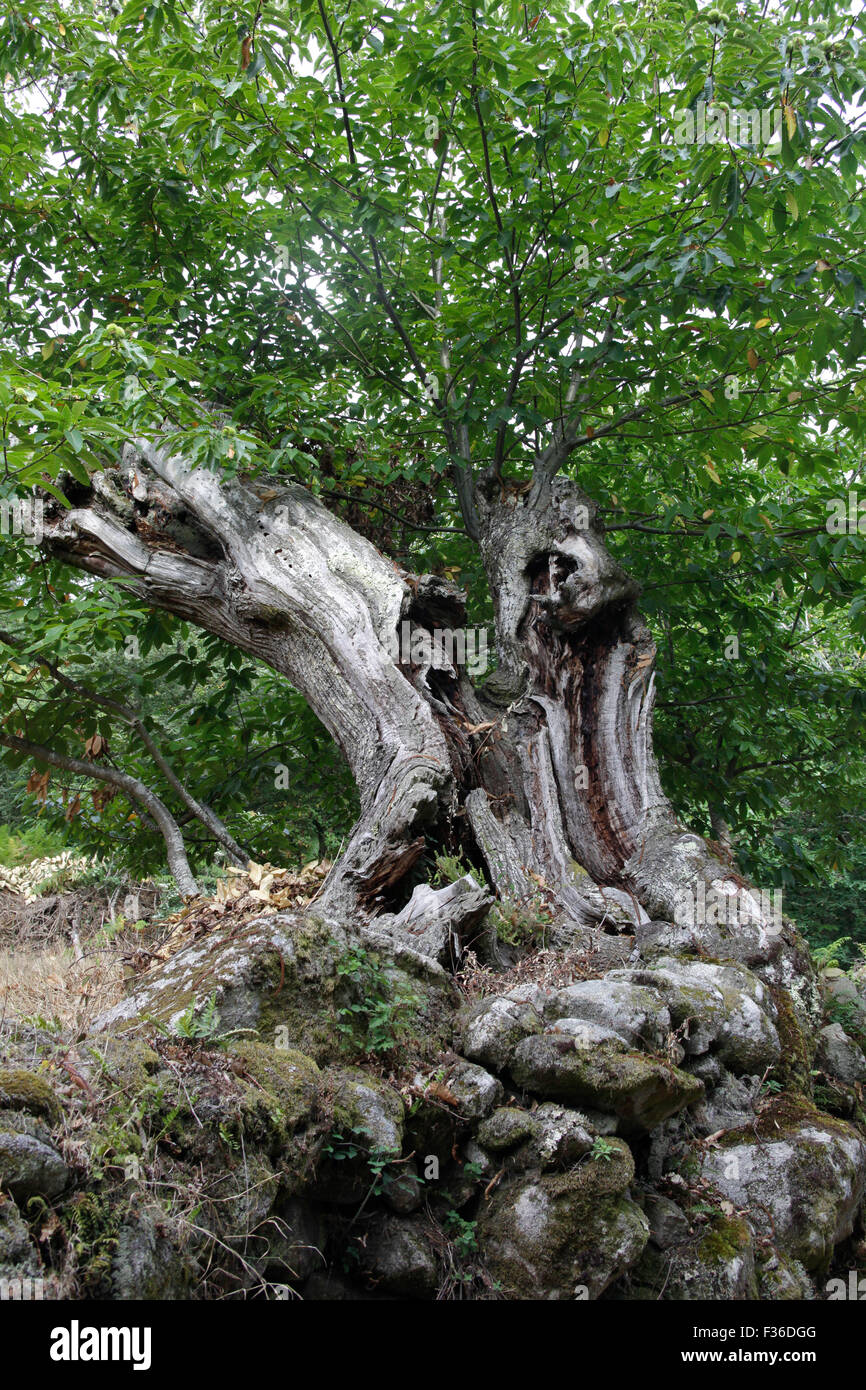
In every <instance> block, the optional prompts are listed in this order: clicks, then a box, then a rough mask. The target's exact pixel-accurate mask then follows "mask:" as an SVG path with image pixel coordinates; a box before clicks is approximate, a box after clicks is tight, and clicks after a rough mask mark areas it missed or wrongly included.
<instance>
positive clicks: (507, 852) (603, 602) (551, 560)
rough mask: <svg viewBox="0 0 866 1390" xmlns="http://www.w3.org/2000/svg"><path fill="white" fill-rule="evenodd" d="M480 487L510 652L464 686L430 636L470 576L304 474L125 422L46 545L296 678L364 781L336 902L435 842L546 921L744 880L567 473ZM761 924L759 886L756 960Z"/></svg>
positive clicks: (644, 913) (401, 874) (404, 879)
mask: <svg viewBox="0 0 866 1390" xmlns="http://www.w3.org/2000/svg"><path fill="white" fill-rule="evenodd" d="M133 479H135V497H133ZM475 506H476V511H477V529H478V533H479V544H480V548H481V553H482V556H483V560H484V564H485V567H486V570H487V574H488V578H489V583H490V589H491V593H492V596H493V601H494V607H495V618H496V646H497V651H498V657H499V664H498V667H497V669H496V671H495V672H494V673H493V675H492V676H491V677H490V678H489V679H488V680H487V681H486V682H484V683H483V684H482V685H481V686H480V687H479V688H477V689H476V688H474V687H473V685H472V683H471V682H470V680H469V679H468V676H467V674H466V671H465V669H463V668H462V667H461V666H459V664H455V663H454V662H453V661H452V660H451V659H450V657H449V655H448V649H447V648H445V649H443V647H442V644H441V643H439V644H437V643H436V642H435V640H434V637H435V633H436V632H437V630H441V629H446V630H448V629H450V630H455V629H459V628H460V627H461V626H462V625H463V623H464V622H465V610H464V607H463V601H462V597H461V595H460V593H459V591H458V590H457V589H456V588H454V586H452V585H450V584H448V583H447V582H446V581H444V580H442V579H440V578H437V577H435V576H429V575H427V576H414V575H410V574H407V573H404V572H402V571H400V570H399V569H398V568H397V567H396V566H395V565H394V563H393V562H392V561H390V560H389V559H387V558H385V557H383V556H382V555H381V554H380V553H379V552H378V551H377V550H376V549H375V548H374V546H373V545H371V544H370V543H369V542H368V541H367V540H366V539H364V538H363V537H362V536H360V535H359V534H357V533H356V532H354V531H353V530H352V529H351V528H350V527H348V526H347V525H346V524H345V523H344V522H342V521H341V520H340V519H339V518H337V517H336V516H334V515H333V514H332V513H331V512H329V511H328V510H327V509H326V508H325V507H324V506H323V505H322V504H321V503H320V502H319V501H318V500H317V499H315V498H314V497H313V496H312V495H311V494H310V493H308V492H307V491H305V490H304V489H303V488H301V487H298V486H287V487H279V486H273V487H271V486H267V487H265V486H258V485H256V484H255V483H250V484H244V483H242V482H240V481H237V480H231V481H221V480H219V479H218V478H217V476H216V475H215V474H213V473H211V472H209V471H207V470H205V469H202V468H198V469H195V468H193V467H191V466H190V465H189V464H188V463H187V462H186V461H185V460H184V459H183V458H180V457H177V456H174V455H172V453H171V449H170V447H169V446H168V445H162V446H161V447H160V446H155V445H153V444H151V443H148V442H145V441H138V442H137V444H136V445H135V447H133V446H128V447H127V448H126V449H125V451H124V453H123V457H122V459H121V460H120V462H119V465H118V467H117V468H116V469H113V470H110V471H108V472H106V473H104V474H101V475H98V476H97V477H96V478H95V479H94V482H93V487H92V490H91V491H90V492H89V493H88V494H87V495H85V496H81V495H79V496H78V497H77V498H76V505H75V506H74V507H73V509H72V510H71V511H68V512H66V511H62V510H61V509H60V508H59V506H56V505H55V506H54V507H53V508H52V509H49V516H48V519H47V521H46V526H45V536H44V540H43V546H44V547H45V548H46V549H47V550H49V551H50V553H52V554H53V555H55V556H56V557H58V558H61V559H64V560H67V561H68V562H70V563H71V564H73V565H76V566H79V567H82V568H84V569H87V570H90V571H91V572H93V573H95V574H99V575H103V576H107V577H111V578H118V579H123V580H124V581H125V582H127V583H130V584H132V586H133V587H134V588H135V589H136V590H137V591H138V592H139V593H140V594H141V596H142V597H143V598H144V599H145V600H146V601H147V602H149V603H151V604H154V605H156V606H159V607H162V608H165V609H167V610H169V611H171V612H173V613H176V614H178V615H179V616H181V617H183V618H185V619H188V620H190V621H192V622H194V623H196V624H198V625H199V626H201V627H203V628H205V629H206V630H208V631H210V632H212V633H215V634H217V635H219V636H220V637H223V638H225V639H226V640H227V641H229V642H231V643H233V644H235V645H236V646H238V647H240V648H242V649H243V650H245V651H247V652H248V653H250V654H251V655H253V656H256V657H258V658H260V659H262V660H263V661H265V662H267V663H268V664H269V665H270V666H272V667H273V668H274V669H275V670H276V671H278V672H281V673H282V674H284V675H285V676H286V677H287V678H288V679H289V680H290V681H291V682H292V683H293V685H295V686H296V687H297V689H298V690H300V691H301V692H302V693H303V694H304V696H305V697H306V698H307V699H308V701H309V702H310V704H311V706H312V708H313V709H314V711H315V712H316V714H317V715H318V717H319V718H320V719H321V720H322V722H323V723H324V725H325V726H326V727H327V728H328V730H329V731H330V732H331V733H332V734H333V736H334V738H335V739H336V740H337V742H338V743H339V745H340V747H341V748H342V750H343V752H344V754H345V756H346V758H347V760H348V762H349V765H350V767H351V770H352V772H353V774H354V777H355V780H356V782H357V785H358V789H359V792H360V798H361V808H362V809H361V816H360V819H359V821H358V823H357V825H356V826H355V827H354V829H353V831H352V834H351V836H350V838H349V841H348V844H347V846H346V849H345V852H344V853H343V855H342V857H341V859H340V861H339V862H338V863H337V864H336V865H335V867H334V870H333V873H332V874H331V876H330V878H329V881H328V883H327V885H326V890H325V895H324V897H325V902H326V903H327V905H328V906H329V907H330V909H331V910H334V911H341V912H350V911H353V910H358V909H360V910H362V911H364V912H366V913H369V914H373V915H375V914H377V913H381V912H392V913H393V912H399V911H400V909H401V908H403V907H404V906H405V904H406V902H407V899H408V897H409V895H410V892H411V889H412V887H413V884H414V883H417V881H418V878H419V877H420V873H419V869H418V867H417V866H418V861H419V859H420V858H421V856H422V855H423V854H424V852H425V849H427V848H428V847H429V848H437V847H447V848H449V849H451V850H453V849H455V848H459V849H460V850H461V851H462V852H463V853H464V854H466V855H467V856H468V857H469V859H470V860H471V861H472V862H473V863H474V864H475V865H476V866H483V869H484V872H485V874H486V876H487V878H488V880H489V882H490V884H491V885H492V886H493V887H494V888H495V889H496V890H497V891H498V892H499V893H500V894H503V895H507V896H509V897H511V898H515V899H518V900H520V899H523V898H525V897H526V896H528V895H533V894H537V893H538V892H539V890H540V891H542V892H543V893H544V894H545V896H546V898H547V901H548V903H549V904H550V906H551V908H552V910H553V912H554V915H555V919H556V923H557V927H556V931H555V932H554V940H557V939H558V940H561V941H562V940H567V939H573V938H574V937H575V936H579V935H580V933H581V932H584V933H585V932H586V931H588V930H592V929H596V930H601V931H605V932H611V931H612V932H623V931H625V932H634V931H635V930H640V929H641V928H642V927H646V924H648V923H649V922H650V921H651V920H652V919H662V920H665V921H667V922H674V921H675V919H676V911H677V903H678V901H681V900H682V895H683V894H684V893H686V894H688V893H689V892H691V891H692V890H694V889H695V887H696V885H697V883H698V882H699V881H701V882H702V883H703V884H704V886H705V887H706V886H708V885H713V884H715V885H716V888H717V889H719V890H721V891H728V892H734V891H736V892H741V891H742V890H743V888H744V885H743V883H742V880H740V879H739V878H738V877H737V876H736V875H735V874H734V873H733V871H732V869H731V868H730V866H729V865H727V864H723V863H722V862H721V861H720V860H719V859H717V858H715V857H714V855H713V854H712V853H711V851H710V849H709V848H708V846H707V845H706V844H705V842H704V841H703V840H701V839H700V838H699V837H697V836H694V835H690V834H688V833H687V832H685V831H684V830H683V829H682V828H681V827H680V826H678V824H677V823H676V820H675V818H674V816H673V814H672V811H671V808H670V806H669V804H668V802H667V800H666V798H665V797H664V795H663V793H662V791H661V787H660V784H659V778H658V773H657V769H656V764H655V760H654V756H653V749H652V707H653V697H654V676H653V661H654V647H653V643H652V639H651V636H650V633H649V631H648V629H647V628H646V626H645V625H644V623H643V622H642V621H641V619H640V616H639V614H638V611H637V608H636V598H637V594H638V586H637V585H636V583H635V582H634V581H633V580H632V579H630V578H629V577H628V576H627V575H626V574H625V573H624V572H623V571H622V569H621V568H620V566H619V565H618V564H617V562H616V561H615V560H614V559H613V557H612V556H611V555H610V553H609V552H608V550H607V549H606V547H605V544H604V540H603V535H602V531H601V528H600V526H599V523H598V520H597V515H596V508H595V505H594V504H593V502H592V501H591V499H589V498H588V497H586V496H585V495H584V494H583V493H582V492H581V491H580V490H579V489H578V488H577V487H576V486H575V485H573V484H572V483H570V482H568V481H567V480H565V479H561V478H560V479H555V480H553V481H547V482H545V483H544V485H543V486H540V487H534V488H533V489H532V490H531V491H529V492H526V491H523V492H521V491H516V490H508V489H507V487H505V486H504V485H502V484H501V483H500V482H499V481H498V480H493V481H488V482H487V483H486V484H485V485H484V487H479V488H478V489H476V498H475ZM407 623H408V625H409V631H410V632H412V633H413V634H415V635H416V636H418V635H419V633H420V635H421V636H425V635H426V637H427V639H428V641H427V646H426V650H427V651H428V652H429V660H419V659H418V657H417V652H418V651H419V650H420V651H424V650H425V646H424V642H421V643H420V644H419V643H417V642H414V641H413V642H412V644H411V650H410V651H409V652H407V651H406V650H405V649H400V648H399V647H398V634H399V633H400V632H401V631H403V632H405V630H406V628H405V625H406V624H407ZM768 927H769V924H768V923H767V922H766V921H763V920H762V919H761V916H760V908H759V906H758V905H757V904H756V906H755V913H754V922H753V924H752V926H751V927H750V931H749V932H748V933H747V934H746V937H747V939H744V943H743V951H744V957H743V958H748V959H749V960H750V963H752V964H758V963H762V962H763V963H766V962H769V961H770V960H771V958H772V957H773V956H774V955H775V954H777V953H778V942H777V941H776V940H774V939H773V936H774V934H773V933H772V932H771V931H769V930H768ZM557 932H558V936H557ZM775 935H778V933H775Z"/></svg>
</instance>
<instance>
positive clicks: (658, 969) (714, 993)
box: [612, 955, 782, 1076]
mask: <svg viewBox="0 0 866 1390" xmlns="http://www.w3.org/2000/svg"><path fill="white" fill-rule="evenodd" d="M612 974H613V975H614V976H615V977H616V978H619V979H623V980H626V979H628V980H631V981H632V982H633V983H634V984H635V985H637V984H641V985H643V986H646V987H651V988H652V989H653V990H655V991H656V992H657V993H658V994H660V995H661V996H662V997H663V999H664V1002H665V1004H666V1005H667V1008H668V1009H669V1010H670V1018H671V1023H672V1025H673V1027H674V1028H676V1029H679V1030H681V1032H682V1037H683V1044H682V1045H683V1048H684V1050H685V1052H686V1054H687V1055H689V1056H700V1055H702V1054H703V1053H705V1052H707V1051H709V1050H710V1049H711V1048H712V1049H713V1052H714V1053H715V1055H716V1056H717V1057H718V1058H719V1061H720V1062H722V1064H723V1065H724V1066H725V1067H726V1068H727V1070H728V1071H731V1072H734V1073H735V1074H736V1075H738V1076H754V1075H761V1074H762V1073H763V1072H764V1071H766V1069H767V1068H768V1067H772V1066H774V1065H775V1064H776V1063H777V1062H778V1060H779V1057H780V1055H781V1050H782V1048H781V1043H780V1039H779V1033H778V1030H777V1028H776V1022H775V1020H776V1015H777V1010H776V1004H775V1002H774V998H773V994H772V992H771V990H770V989H769V988H768V986H767V985H765V984H764V983H763V982H762V981H761V980H760V979H759V978H758V976H757V975H755V974H754V973H753V972H752V971H751V970H748V969H747V968H746V967H745V966H744V965H741V964H738V963H736V962H733V961H728V962H717V961H704V960H688V961H683V960H679V959H677V958H675V957H673V956H665V955H660V956H658V957H657V959H656V960H655V961H654V964H653V969H652V970H640V971H636V970H632V971H614V972H612Z"/></svg>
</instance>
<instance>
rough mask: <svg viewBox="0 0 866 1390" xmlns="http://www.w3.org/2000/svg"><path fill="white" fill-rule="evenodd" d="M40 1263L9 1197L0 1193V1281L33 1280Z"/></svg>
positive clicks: (37, 1272)
mask: <svg viewBox="0 0 866 1390" xmlns="http://www.w3.org/2000/svg"><path fill="white" fill-rule="evenodd" d="M41 1272H42V1262H41V1261H40V1259H39V1256H38V1254H37V1252H36V1247H35V1246H34V1245H33V1244H32V1242H31V1240H30V1235H29V1232H28V1230H27V1226H26V1225H25V1223H24V1220H23V1218H22V1216H21V1213H20V1211H19V1210H18V1208H17V1206H16V1205H15V1203H14V1202H13V1200H12V1198H11V1197H7V1196H5V1195H4V1194H3V1193H2V1192H0V1279H33V1278H38V1277H39V1275H40V1274H41Z"/></svg>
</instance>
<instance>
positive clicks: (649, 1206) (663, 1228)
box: [643, 1194, 690, 1250]
mask: <svg viewBox="0 0 866 1390" xmlns="http://www.w3.org/2000/svg"><path fill="white" fill-rule="evenodd" d="M643 1209H644V1214H645V1216H646V1219H647V1221H648V1222H649V1228H650V1240H651V1241H652V1242H653V1244H654V1245H657V1246H658V1248H659V1249H660V1250H667V1249H669V1248H670V1246H672V1245H679V1244H680V1243H681V1242H682V1241H684V1240H688V1237H689V1232H690V1226H689V1219H688V1217H687V1216H686V1214H685V1212H684V1211H683V1209H682V1207H678V1206H677V1204H676V1202H672V1201H671V1199H670V1198H669V1197H662V1196H661V1195H659V1194H653V1195H651V1196H649V1197H647V1199H646V1201H645V1202H644V1207H643Z"/></svg>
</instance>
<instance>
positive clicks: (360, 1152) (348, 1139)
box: [323, 1125, 420, 1202]
mask: <svg viewBox="0 0 866 1390" xmlns="http://www.w3.org/2000/svg"><path fill="white" fill-rule="evenodd" d="M369 1137H370V1132H369V1130H368V1129H366V1128H365V1127H364V1125H351V1126H350V1127H349V1130H348V1133H347V1134H343V1133H341V1132H340V1130H336V1129H335V1130H334V1131H333V1132H332V1134H331V1136H330V1138H329V1140H328V1143H327V1144H326V1145H325V1148H324V1150H323V1152H324V1153H326V1154H327V1155H328V1157H329V1158H331V1159H333V1160H334V1162H335V1163H343V1162H345V1161H346V1160H350V1161H351V1160H352V1159H355V1158H359V1157H360V1158H363V1160H364V1162H365V1163H366V1165H367V1167H368V1168H369V1170H370V1173H371V1174H372V1177H373V1185H372V1188H371V1190H370V1192H369V1193H368V1194H367V1196H368V1197H381V1196H383V1195H384V1194H385V1193H386V1192H387V1191H388V1189H389V1188H390V1187H391V1186H392V1185H393V1183H394V1182H396V1180H397V1175H396V1174H395V1173H392V1172H389V1171H388V1170H389V1168H390V1166H391V1164H392V1163H393V1162H394V1159H395V1158H396V1157H397V1155H396V1154H394V1153H391V1152H390V1151H389V1150H387V1149H371V1148H370V1147H369V1146H368V1144H367V1143H366V1141H367V1140H368V1139H369ZM419 1181H420V1180H419ZM366 1200H367V1199H366V1198H365V1202H366Z"/></svg>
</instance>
